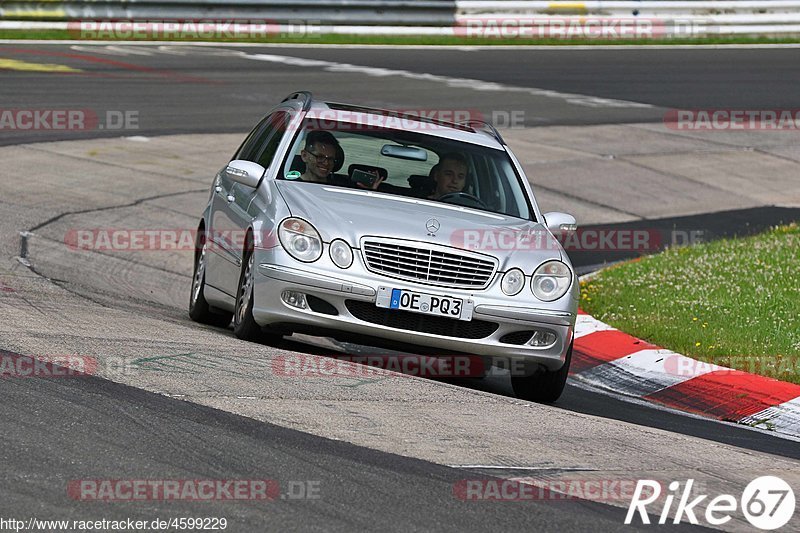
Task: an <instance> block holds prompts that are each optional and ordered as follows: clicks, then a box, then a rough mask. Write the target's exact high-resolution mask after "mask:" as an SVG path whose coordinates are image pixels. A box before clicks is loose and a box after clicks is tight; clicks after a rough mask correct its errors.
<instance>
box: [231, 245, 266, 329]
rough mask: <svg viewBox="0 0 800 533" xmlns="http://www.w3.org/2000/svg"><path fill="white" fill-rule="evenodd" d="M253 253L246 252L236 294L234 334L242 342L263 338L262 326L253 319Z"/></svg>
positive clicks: (250, 251)
mask: <svg viewBox="0 0 800 533" xmlns="http://www.w3.org/2000/svg"><path fill="white" fill-rule="evenodd" d="M254 277H255V275H254V273H253V252H252V250H249V251H247V252H246V255H245V257H244V260H243V261H242V273H241V274H240V275H239V288H238V290H237V292H236V309H235V311H234V312H233V333H234V334H235V335H236V336H237V337H239V338H240V339H242V340H246V341H254V342H255V341H257V340H259V338H260V337H261V326H259V325H258V324H256V321H255V319H254V318H253V278H254Z"/></svg>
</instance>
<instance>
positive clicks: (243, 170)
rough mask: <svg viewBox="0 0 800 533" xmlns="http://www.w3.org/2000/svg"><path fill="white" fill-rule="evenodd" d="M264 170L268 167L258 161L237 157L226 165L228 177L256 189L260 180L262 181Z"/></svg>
mask: <svg viewBox="0 0 800 533" xmlns="http://www.w3.org/2000/svg"><path fill="white" fill-rule="evenodd" d="M264 172H266V169H265V168H264V167H262V166H261V165H259V164H258V163H253V162H252V161H245V160H243V159H235V160H233V161H231V162H230V163H228V166H227V167H225V175H226V176H228V178H230V179H232V180H233V181H235V182H236V183H241V184H242V185H246V186H248V187H250V188H251V189H255V188H256V187H257V186H258V182H259V181H261V176H263V175H264Z"/></svg>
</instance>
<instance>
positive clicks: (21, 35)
mask: <svg viewBox="0 0 800 533" xmlns="http://www.w3.org/2000/svg"><path fill="white" fill-rule="evenodd" d="M0 39H42V40H53V39H60V40H63V39H69V40H74V39H77V36H76V34H75V32H74V31H69V30H0ZM100 40H103V39H100ZM132 40H136V39H132ZM165 40H169V41H180V42H192V41H209V40H210V41H214V42H242V43H283V44H389V45H444V46H463V45H489V46H491V45H551V46H559V45H562V46H563V45H619V46H625V45H631V44H637V45H638V44H652V45H663V44H675V45H679V44H786V43H800V38H797V37H794V38H772V37H767V36H763V37H747V36H717V37H707V38H675V39H619V40H611V39H524V38H521V39H495V38H490V37H450V36H374V35H333V34H318V35H306V36H302V37H288V36H287V37H282V36H279V35H276V36H274V37H273V36H270V37H267V38H260V37H259V38H245V39H235V38H231V39H180V38H177V39H165ZM147 41H148V40H147V39H143V40H142V41H141V42H147ZM109 42H113V40H109Z"/></svg>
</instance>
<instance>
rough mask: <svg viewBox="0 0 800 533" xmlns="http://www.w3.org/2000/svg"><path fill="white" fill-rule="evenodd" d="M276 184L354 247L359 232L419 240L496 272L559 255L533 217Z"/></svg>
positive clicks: (298, 211)
mask: <svg viewBox="0 0 800 533" xmlns="http://www.w3.org/2000/svg"><path fill="white" fill-rule="evenodd" d="M277 186H278V190H279V191H280V193H281V195H282V196H283V198H284V200H285V201H286V204H287V206H288V207H289V211H290V212H291V214H292V216H296V217H299V218H302V219H305V220H307V221H309V222H311V223H312V224H313V225H314V227H316V228H317V230H318V231H319V232H320V235H321V236H322V240H323V241H325V242H330V241H332V240H333V239H336V238H341V239H344V240H345V241H347V242H348V243H349V244H350V245H351V246H353V247H354V248H359V247H360V241H361V238H362V237H364V236H372V237H387V238H396V239H407V240H415V241H424V242H427V243H431V244H439V245H443V246H451V247H456V248H461V249H465V250H471V251H475V252H478V253H483V254H487V255H491V256H493V257H496V258H498V260H499V267H500V270H501V271H504V270H506V269H508V268H511V267H514V266H516V267H520V268H522V269H523V270H525V272H526V273H528V274H530V273H531V272H532V268H536V266H538V265H539V264H540V263H542V262H543V261H546V260H548V259H563V254H562V248H561V245H560V244H559V243H558V242H557V241H555V240H554V239H553V237H552V236H551V234H550V233H549V232H548V231H547V229H546V228H545V227H544V226H543V225H542V224H540V223H538V222H533V221H530V220H522V219H519V218H516V217H510V216H505V215H500V214H495V213H486V212H481V211H477V210H474V209H469V208H461V207H459V206H455V205H453V204H440V203H438V202H432V201H427V200H422V199H416V198H409V197H405V196H400V195H395V194H385V193H375V192H371V191H359V190H354V189H348V188H345V187H336V186H319V185H314V184H301V183H292V182H285V181H278V182H277ZM437 224H438V229H435V230H434V228H435V226H436V225H437ZM429 226H430V228H429Z"/></svg>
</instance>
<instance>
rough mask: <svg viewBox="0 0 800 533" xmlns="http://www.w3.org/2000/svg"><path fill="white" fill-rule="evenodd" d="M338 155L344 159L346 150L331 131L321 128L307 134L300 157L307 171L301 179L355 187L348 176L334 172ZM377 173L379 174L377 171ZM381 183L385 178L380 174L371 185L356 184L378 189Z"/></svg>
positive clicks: (364, 187) (359, 186)
mask: <svg viewBox="0 0 800 533" xmlns="http://www.w3.org/2000/svg"><path fill="white" fill-rule="evenodd" d="M337 156H338V157H341V158H342V161H343V160H344V151H343V150H342V147H341V146H340V145H339V141H337V140H336V137H334V136H333V134H332V133H331V132H329V131H321V130H316V131H312V132H310V133H309V134H308V135H307V136H306V144H305V148H303V150H301V152H300V158H301V159H302V160H303V163H305V165H306V171H305V172H304V173H303V174H302V175H301V176H300V179H301V180H303V181H310V182H313V183H326V184H329V185H339V186H346V187H353V186H354V184H353V183H352V182H351V181H350V179H349V178H348V177H347V176H339V175H337V174H333V169H334V168H336V165H337ZM375 174H376V175H377V172H376V173H375ZM381 183H383V179H382V178H381V177H380V176H378V179H377V180H375V183H374V184H373V185H372V186H371V187H370V186H367V185H364V184H362V183H356V184H355V186H356V187H358V188H361V189H377V188H378V186H379V185H380V184H381Z"/></svg>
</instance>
